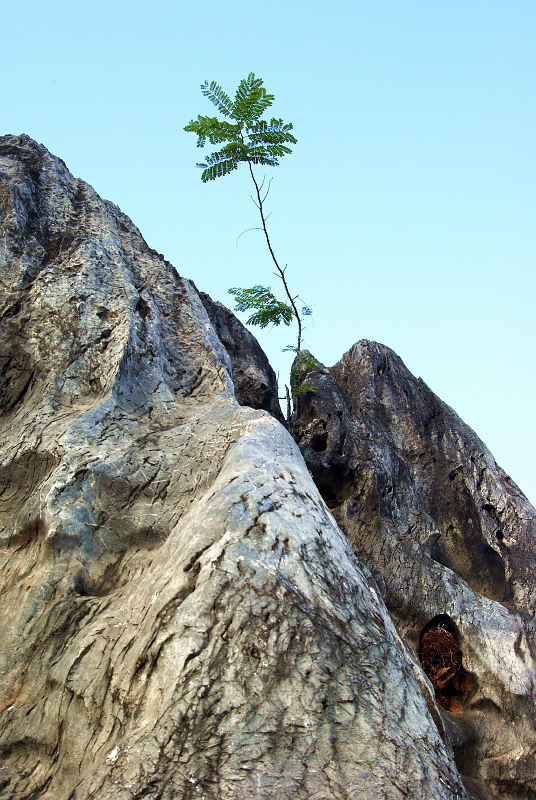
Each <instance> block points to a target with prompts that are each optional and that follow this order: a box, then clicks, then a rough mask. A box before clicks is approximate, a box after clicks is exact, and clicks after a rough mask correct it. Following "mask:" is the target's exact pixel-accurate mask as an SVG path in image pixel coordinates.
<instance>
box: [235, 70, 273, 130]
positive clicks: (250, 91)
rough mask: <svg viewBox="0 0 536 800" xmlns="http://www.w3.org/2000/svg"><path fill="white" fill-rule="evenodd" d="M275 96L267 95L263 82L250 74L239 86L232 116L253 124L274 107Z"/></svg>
mask: <svg viewBox="0 0 536 800" xmlns="http://www.w3.org/2000/svg"><path fill="white" fill-rule="evenodd" d="M273 101H274V95H273V94H267V92H266V89H265V88H264V87H263V85H262V80H261V79H260V78H256V77H255V75H254V74H253V72H250V73H249V75H248V77H247V78H244V79H243V80H241V81H240V83H239V84H238V89H237V90H236V95H235V101H234V103H233V112H232V116H233V117H234V118H235V119H236V120H239V121H240V122H250V123H253V122H254V121H255V120H257V119H258V118H259V117H260V116H261V114H262V113H263V112H264V111H265V110H266V109H267V108H268V107H269V106H271V105H272V103H273Z"/></svg>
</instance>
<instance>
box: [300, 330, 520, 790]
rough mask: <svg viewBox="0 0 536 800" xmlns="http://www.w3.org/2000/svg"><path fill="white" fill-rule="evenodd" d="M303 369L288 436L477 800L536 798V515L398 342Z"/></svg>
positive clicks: (365, 346) (360, 348) (361, 348)
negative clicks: (430, 697)
mask: <svg viewBox="0 0 536 800" xmlns="http://www.w3.org/2000/svg"><path fill="white" fill-rule="evenodd" d="M297 369H298V371H299V370H300V369H301V378H302V380H303V381H304V382H305V384H308V385H310V386H314V392H313V393H311V394H304V395H302V396H301V397H300V398H299V403H298V406H299V407H298V413H297V414H296V418H295V420H294V422H293V425H292V431H293V434H294V436H295V439H296V441H297V442H298V444H299V446H300V449H301V451H302V453H303V455H304V457H305V461H306V463H307V465H308V467H309V469H310V471H311V474H312V476H313V479H314V480H315V483H316V485H317V486H318V487H319V489H320V491H321V493H322V495H323V497H324V499H325V501H326V503H327V504H328V506H329V507H330V509H331V510H332V513H333V515H334V518H335V519H336V521H337V523H338V524H339V526H340V528H341V529H342V530H343V531H344V532H345V533H346V536H347V537H348V541H349V542H350V544H351V545H352V548H353V550H354V552H355V553H356V555H357V556H358V558H359V559H360V560H361V561H362V562H363V563H364V564H366V565H367V567H368V568H369V569H370V571H371V572H372V574H373V576H374V578H375V580H376V581H377V584H378V586H379V588H380V591H381V594H382V597H383V599H384V600H385V602H386V604H387V607H388V609H389V612H390V614H391V617H392V618H393V620H394V621H395V623H396V626H397V629H398V631H399V633H400V635H401V637H402V638H403V639H404V640H405V641H406V642H407V643H408V645H409V646H410V647H411V648H412V650H413V651H414V652H415V653H417V654H420V657H421V660H422V662H423V666H424V668H425V670H426V672H427V674H428V677H429V678H430V680H431V682H432V684H433V687H434V690H435V694H436V700H437V705H438V709H439V711H440V713H441V715H442V718H443V720H444V723H445V725H446V727H447V729H448V730H449V732H450V735H451V738H452V741H453V745H454V748H455V754H456V761H457V764H458V766H459V769H460V771H461V773H462V774H463V775H464V777H465V779H466V784H467V785H468V786H469V787H470V788H471V790H472V792H473V793H474V796H476V797H483V798H487V797H505V798H511V800H517V799H519V798H533V797H535V796H536V795H535V789H534V787H536V727H535V713H534V712H535V706H534V699H535V692H534V690H535V682H536V681H535V679H536V661H535V656H536V637H535V632H536V630H535V624H534V612H535V605H536V595H535V581H534V576H535V575H536V536H535V533H536V512H535V510H534V508H533V507H532V506H531V505H530V503H529V502H528V501H527V499H526V498H525V497H524V496H523V494H522V493H521V492H520V490H519V489H518V487H517V486H516V485H515V484H514V483H513V482H512V481H511V479H510V478H509V477H508V476H507V475H506V474H505V473H504V472H503V470H501V469H500V468H499V467H498V466H497V464H496V463H495V461H494V459H493V457H492V456H491V454H490V453H489V451H488V450H487V448H486V447H485V445H484V444H483V443H482V442H481V441H480V440H479V439H478V437H477V436H476V435H475V433H474V432H473V431H472V430H471V429H470V428H469V427H468V426H467V425H465V424H464V423H463V422H462V421H461V420H460V419H459V417H458V416H457V415H456V414H455V413H454V411H452V409H450V408H449V407H448V406H447V405H445V404H444V403H442V402H441V400H439V398H438V397H436V395H434V394H433V392H431V391H430V389H429V388H428V387H427V386H426V384H425V383H424V382H423V381H422V380H420V379H416V378H414V377H413V375H411V373H410V372H409V371H408V370H407V369H406V367H405V366H404V364H403V363H402V361H401V360H400V358H399V357H398V356H397V355H395V353H393V352H392V351H391V350H389V349H388V348H387V347H384V346H382V345H379V344H376V343H374V342H368V341H362V342H358V343H357V344H356V345H354V347H352V348H351V350H350V351H349V352H348V353H346V354H345V355H344V356H343V358H342V359H341V360H340V361H339V363H338V364H336V365H335V366H334V367H332V368H331V369H326V368H325V367H323V366H322V365H319V367H318V368H317V369H316V370H315V371H310V370H307V368H303V367H301V368H300V366H299V365H298V366H297Z"/></svg>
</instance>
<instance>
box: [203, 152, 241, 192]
mask: <svg viewBox="0 0 536 800" xmlns="http://www.w3.org/2000/svg"><path fill="white" fill-rule="evenodd" d="M197 166H198V167H201V168H202V169H203V172H202V174H201V180H202V181H203V183H207V181H213V180H214V179H215V178H221V176H222V175H227V174H228V173H229V172H232V171H233V170H234V169H236V168H237V166H238V160H237V159H236V158H235V157H234V156H233V155H232V154H231V153H230V152H229V150H228V149H227V147H224V148H223V149H222V150H219V151H218V152H217V153H212V154H211V155H209V156H207V157H206V163H205V164H197Z"/></svg>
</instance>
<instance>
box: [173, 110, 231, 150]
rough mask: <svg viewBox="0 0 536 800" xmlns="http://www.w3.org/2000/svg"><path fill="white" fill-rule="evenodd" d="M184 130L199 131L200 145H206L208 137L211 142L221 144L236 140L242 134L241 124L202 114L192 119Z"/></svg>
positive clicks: (198, 143)
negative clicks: (233, 123)
mask: <svg viewBox="0 0 536 800" xmlns="http://www.w3.org/2000/svg"><path fill="white" fill-rule="evenodd" d="M184 130H185V131H188V132H190V131H191V132H192V133H197V136H198V139H197V146H198V147H204V146H205V144H206V140H207V139H208V140H209V142H210V143H211V144H220V143H221V142H229V141H235V140H237V137H238V136H239V135H240V126H239V125H232V124H231V123H230V122H226V121H225V120H219V119H218V118H217V117H204V116H202V115H201V114H200V115H199V116H198V117H197V119H196V120H191V122H189V123H188V125H186V126H185V128H184Z"/></svg>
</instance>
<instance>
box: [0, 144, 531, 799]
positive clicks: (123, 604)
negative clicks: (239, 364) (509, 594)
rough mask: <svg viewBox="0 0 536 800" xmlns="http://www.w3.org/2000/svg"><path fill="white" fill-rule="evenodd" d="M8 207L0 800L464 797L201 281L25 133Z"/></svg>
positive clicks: (433, 719) (344, 551)
mask: <svg viewBox="0 0 536 800" xmlns="http://www.w3.org/2000/svg"><path fill="white" fill-rule="evenodd" d="M0 211H1V229H0V234H1V237H2V238H1V249H0V280H1V287H2V291H1V293H0V337H1V338H0V357H1V361H0V387H1V395H0V412H1V414H0V427H1V436H0V467H1V476H0V477H1V482H0V538H1V542H2V550H1V557H2V564H1V570H0V576H1V578H0V585H1V592H2V623H1V625H2V627H1V631H0V651H1V652H0V658H1V662H0V678H1V685H0V690H1V698H0V708H1V717H0V751H1V754H2V759H1V766H0V792H1V795H2V798H6V800H31V798H37V797H39V798H40V800H64V799H65V800H67V799H68V800H90V799H91V800H93V799H94V800H97V798H98V800H127V798H128V800H134V798H146V799H147V800H149V799H150V798H153V800H156V799H157V798H159V799H160V800H171V798H174V799H175V798H179V797H180V798H181V799H182V800H193V798H205V800H246V799H247V800H253V799H254V798H258V799H259V800H261V799H262V800H291V799H292V800H313V798H314V800H349V799H351V800H377V799H378V800H380V799H382V800H402V798H406V797H412V798H415V799H416V800H419V799H421V800H425V799H426V800H428V799H431V798H433V799H434V800H455V799H458V800H461V799H462V798H465V797H466V795H465V790H464V788H463V786H462V784H461V782H460V779H459V776H458V773H457V770H456V768H455V765H454V762H453V759H452V756H451V750H450V745H449V744H448V742H446V741H445V740H444V739H446V737H445V731H444V728H443V724H442V721H441V719H440V717H439V714H438V713H437V710H436V708H435V705H434V703H433V699H432V693H431V688H430V684H429V683H428V682H427V681H426V679H425V678H424V673H423V672H422V670H421V668H420V666H419V665H418V663H417V660H416V659H415V657H414V656H413V654H412V652H411V650H410V649H409V648H408V647H407V645H405V644H404V642H403V641H402V639H401V638H400V637H399V635H398V633H397V631H396V629H395V627H394V626H393V624H392V621H391V619H390V617H389V615H388V613H387V611H386V609H385V606H384V603H383V601H382V599H381V597H380V596H379V593H378V588H377V585H376V584H375V582H374V580H373V579H372V577H371V575H370V573H369V572H368V571H367V570H366V568H364V567H362V566H361V565H360V564H359V562H358V560H357V559H356V557H355V556H354V554H353V552H352V550H351V548H350V547H349V545H348V543H347V541H346V539H345V537H344V536H343V535H342V533H341V532H340V530H339V528H338V527H337V525H336V523H335V520H334V518H333V516H332V515H331V514H330V513H329V511H328V509H327V508H326V506H325V504H324V503H323V501H322V499H321V498H320V495H319V494H318V491H317V489H316V487H315V485H314V483H313V482H312V480H311V478H310V476H309V474H308V471H307V469H306V467H305V464H304V462H303V459H302V457H301V455H300V453H299V451H298V449H297V447H296V445H295V444H294V442H293V440H292V439H291V437H290V436H289V434H288V433H287V432H286V430H285V429H284V428H283V426H281V425H280V424H279V422H277V420H275V419H274V418H273V417H272V416H270V415H269V414H268V413H266V412H265V411H259V410H254V409H251V408H248V407H245V406H241V405H239V404H238V403H237V401H236V399H235V395H234V387H233V383H232V365H231V361H230V358H229V355H228V353H227V351H226V349H225V348H224V347H223V346H222V343H221V341H220V338H219V336H218V335H217V331H216V330H215V329H214V326H213V324H212V323H211V321H210V319H209V316H208V315H207V312H206V309H205V306H204V305H203V303H202V302H201V300H200V298H199V296H198V294H197V292H196V290H195V288H194V287H193V285H192V284H191V283H189V282H188V281H187V280H184V279H182V278H180V277H179V275H178V274H177V273H176V272H175V270H174V269H173V268H172V267H171V265H170V264H168V263H167V262H166V261H164V259H163V258H162V257H161V256H159V255H158V254H157V253H155V252H154V251H152V250H150V248H148V247H147V245H146V244H145V242H144V240H143V239H142V237H141V235H140V234H139V232H138V231H137V229H136V228H135V227H134V226H133V225H132V223H131V222H130V220H128V219H127V218H126V217H125V216H124V215H123V214H122V213H121V212H120V211H119V209H117V208H116V207H115V206H114V205H112V204H111V203H109V202H106V201H103V200H101V199H100V198H99V197H98V196H97V195H96V194H95V192H94V191H93V190H92V189H91V187H89V186H88V185H87V184H85V183H84V182H83V181H80V180H77V179H75V178H73V177H72V176H71V175H70V173H69V172H68V170H67V168H66V167H65V165H64V164H63V162H61V161H60V160H59V159H57V158H54V157H53V156H51V155H50V154H49V153H48V152H47V151H46V149H45V148H44V147H42V146H40V145H37V144H36V143H35V142H33V141H32V140H30V139H29V138H28V137H24V136H23V137H10V136H8V137H4V138H2V139H0ZM220 330H221V329H220ZM442 569H443V568H442ZM471 597H473V595H472V594H471ZM485 602H486V603H489V604H490V605H489V607H490V608H492V609H493V608H494V607H495V606H494V604H493V603H492V601H485ZM485 608H487V606H485ZM481 610H482V605H479V601H478V600H476V601H475V615H476V614H478V613H481ZM490 613H491V612H490ZM491 618H492V617H490V619H491ZM493 619H495V617H493ZM516 619H517V618H516ZM511 620H512V616H511V614H510V613H509V612H507V611H506V609H504V617H501V618H500V621H501V622H503V624H504V629H505V630H506V631H508V633H510V631H511V630H512V623H511ZM508 626H510V627H508ZM502 642H503V639H502V638H500V637H498V638H496V639H494V640H493V642H492V644H493V643H498V644H502ZM490 646H491V645H490ZM517 646H518V648H519V647H523V646H524V644H523V641H522V640H521V639H520V640H519V642H518V643H517ZM527 657H528V656H527ZM512 680H518V675H517V672H516V674H515V675H514V676H513V677H512ZM518 688H519V691H520V693H521V695H523V692H524V685H523V684H520V685H519V687H518ZM463 735H464V734H463ZM460 736H462V733H460Z"/></svg>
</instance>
